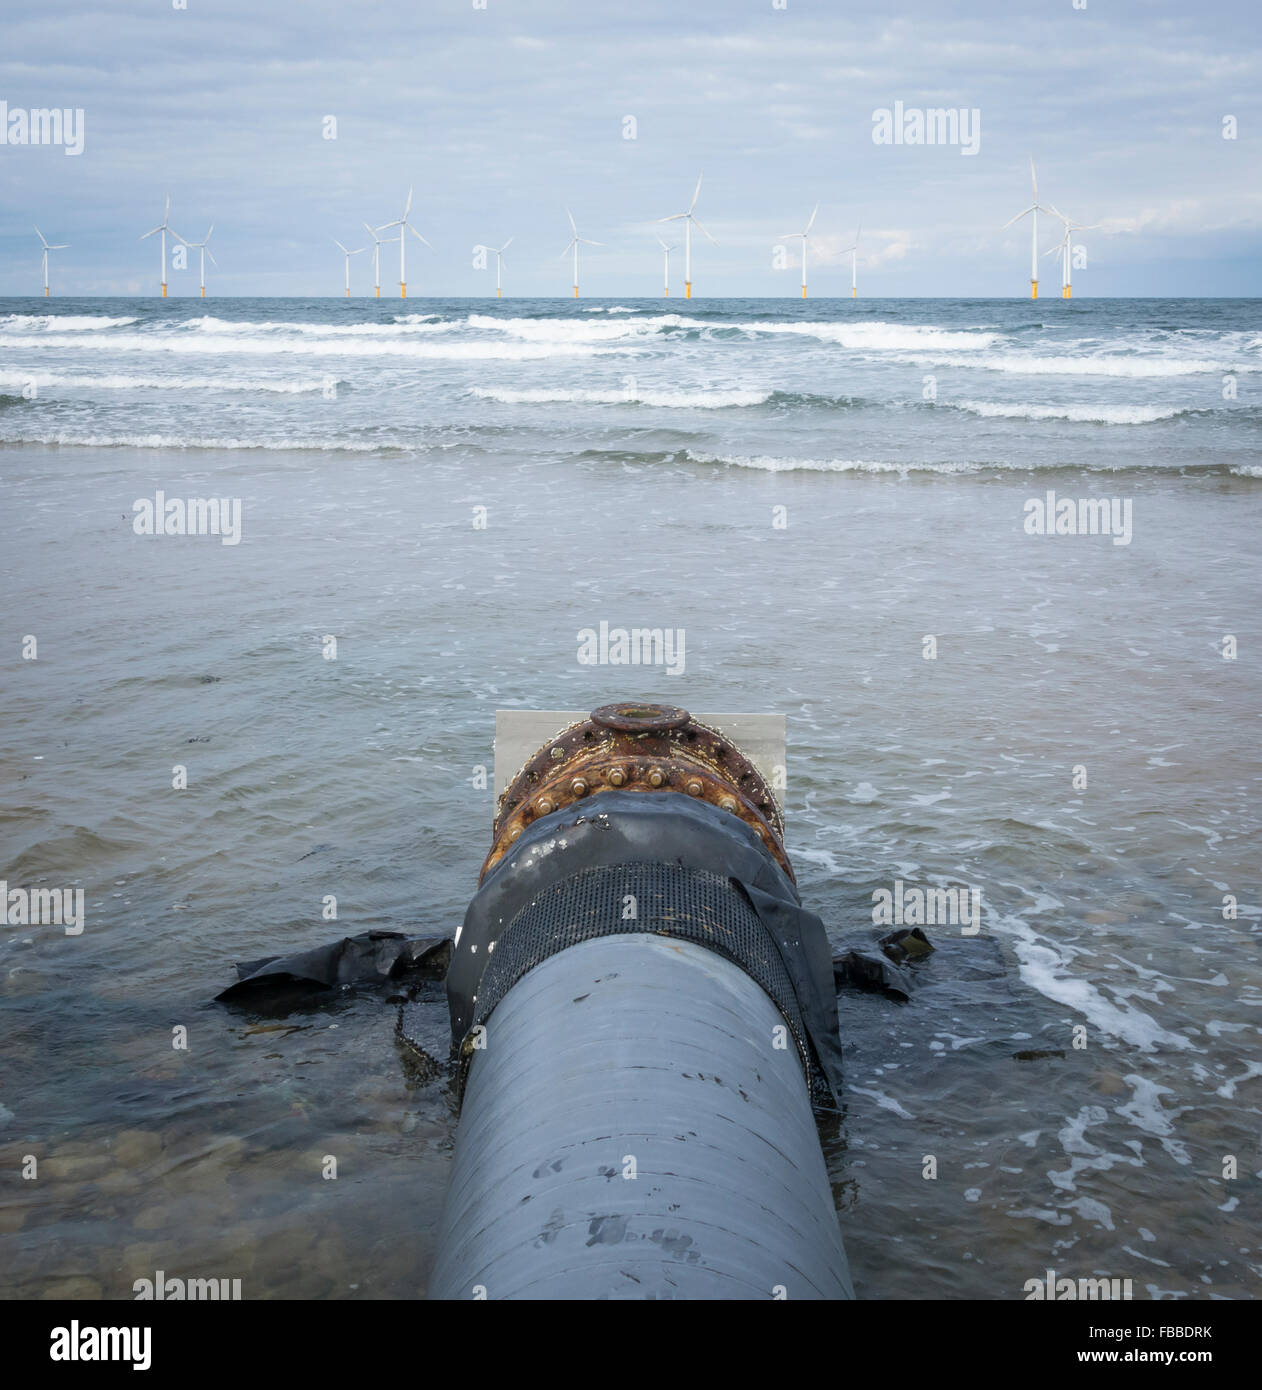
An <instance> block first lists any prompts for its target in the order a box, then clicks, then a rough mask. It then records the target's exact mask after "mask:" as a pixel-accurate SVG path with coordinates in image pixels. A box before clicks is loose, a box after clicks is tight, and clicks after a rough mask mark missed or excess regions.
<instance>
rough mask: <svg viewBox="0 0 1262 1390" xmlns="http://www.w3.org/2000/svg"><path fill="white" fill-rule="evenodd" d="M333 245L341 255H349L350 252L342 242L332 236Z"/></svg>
mask: <svg viewBox="0 0 1262 1390" xmlns="http://www.w3.org/2000/svg"><path fill="white" fill-rule="evenodd" d="M333 245H334V246H336V247H337V249H338V250H339V251H340V252H341V253H342V255H344V256H349V255H350V254H351V253H350V252H349V251H348V250H347V249H346V247H345V246H343V245H342V243H341V242H340V241H338V239H337V237H334V238H333Z"/></svg>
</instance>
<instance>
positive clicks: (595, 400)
mask: <svg viewBox="0 0 1262 1390" xmlns="http://www.w3.org/2000/svg"><path fill="white" fill-rule="evenodd" d="M472 394H473V395H475V396H480V397H482V398H483V399H484V400H489V401H499V402H500V403H501V404H502V405H563V404H571V403H572V404H582V405H651V406H662V407H665V408H668V409H670V408H676V407H678V408H681V409H695V410H722V409H725V408H726V407H728V406H750V405H762V404H763V402H764V401H767V400H770V398H771V394H772V393H771V392H770V391H740V390H732V391H654V390H651V389H648V390H646V389H643V388H639V387H637V388H635V389H634V390H624V391H616V390H600V389H598V388H595V387H592V388H580V387H575V388H573V389H571V390H562V389H551V388H548V387H539V388H537V389H536V388H529V389H525V390H519V391H513V390H507V389H500V388H496V387H485V388H484V387H479V386H475V387H474V388H473V390H472Z"/></svg>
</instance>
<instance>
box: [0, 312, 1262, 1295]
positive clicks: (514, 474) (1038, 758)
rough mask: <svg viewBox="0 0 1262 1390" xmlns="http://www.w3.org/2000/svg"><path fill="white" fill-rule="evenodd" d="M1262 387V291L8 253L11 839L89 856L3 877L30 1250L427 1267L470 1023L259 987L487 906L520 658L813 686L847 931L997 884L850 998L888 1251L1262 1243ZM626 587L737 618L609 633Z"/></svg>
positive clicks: (5, 1102) (58, 1284)
mask: <svg viewBox="0 0 1262 1390" xmlns="http://www.w3.org/2000/svg"><path fill="white" fill-rule="evenodd" d="M1260 393H1262V304H1260V303H1259V302H1258V301H1244V300H1241V301H1227V300H1213V301H1192V300H1170V301H1156V300H1149V301H1127V300H1107V301H1091V300H1076V301H1070V302H1064V301H1061V300H1059V299H1051V300H1043V301H1038V302H1035V303H1031V302H1030V301H1021V300H1011V301H1006V300H1005V301H990V300H987V301H952V300H921V301H916V300H897V301H895V300H889V301H876V300H871V301H869V300H859V301H857V302H852V301H849V300H813V301H806V302H800V301H782V300H722V301H714V300H704V299H699V300H693V301H691V302H688V303H685V302H684V301H682V300H673V299H672V300H670V301H666V302H662V301H640V300H636V301H622V302H613V301H587V300H580V301H578V302H573V301H561V300H520V299H505V300H502V301H499V302H496V301H494V300H492V301H490V302H487V301H481V300H480V301H472V300H460V301H444V300H431V299H416V300H409V301H407V303H406V304H404V303H400V302H399V301H397V300H385V299H383V300H380V301H373V300H363V299H354V300H350V301H343V300H215V299H211V300H207V301H204V302H203V301H199V300H190V299H172V300H167V301H166V302H161V301H157V300H153V299H134V300H132V299H109V300H104V299H102V300H90V301H87V300H80V301H76V300H69V299H55V300H52V301H48V302H45V301H43V300H38V301H36V300H21V301H18V300H7V301H0V499H2V500H3V506H4V517H5V527H4V541H3V544H2V545H0V593H2V595H3V612H4V619H5V621H4V636H3V639H2V645H3V659H2V660H0V694H2V699H3V710H4V717H3V721H2V722H0V777H2V778H3V797H2V800H0V878H3V879H4V880H5V881H6V882H7V883H8V885H9V887H10V889H12V888H14V887H25V888H41V887H43V888H53V887H73V888H81V889H82V890H83V891H84V901H85V924H84V930H83V931H82V933H81V934H80V935H75V936H70V935H66V934H65V933H64V932H63V931H62V930H61V929H60V928H58V927H56V926H36V927H31V926H22V925H4V926H0V1028H2V1030H3V1032H2V1036H0V1171H2V1172H3V1174H4V1177H3V1179H2V1180H0V1294H4V1295H6V1296H10V1297H13V1296H22V1297H39V1296H56V1295H59V1294H61V1295H86V1296H104V1297H107V1298H129V1297H131V1296H132V1289H133V1284H134V1282H135V1281H136V1280H138V1279H142V1278H149V1279H152V1278H153V1277H154V1274H155V1271H157V1270H159V1269H161V1270H163V1271H165V1272H166V1274H167V1275H176V1276H180V1277H199V1278H208V1277H226V1278H240V1279H241V1280H242V1287H243V1293H244V1296H245V1297H247V1298H251V1297H267V1296H285V1297H374V1296H376V1297H382V1296H389V1297H414V1296H416V1295H418V1294H421V1293H423V1292H424V1289H425V1286H426V1280H427V1274H428V1269H429V1266H430V1263H431V1261H432V1256H433V1239H434V1233H435V1229H436V1225H437V1221H438V1217H439V1213H440V1210H441V1203H442V1198H443V1193H444V1190H445V1185H446V1177H447V1172H448V1165H449V1160H450V1153H451V1145H452V1139H453V1135H454V1127H455V1118H456V1116H455V1110H454V1104H453V1099H452V1096H451V1093H450V1089H449V1087H448V1084H447V1079H446V1074H445V1071H444V1068H443V1067H442V1065H441V1062H442V1060H443V1059H442V1057H441V1056H438V1057H437V1063H438V1064H436V1065H433V1066H426V1065H418V1064H417V1061H416V1059H415V1058H414V1057H413V1056H412V1055H411V1054H410V1053H408V1052H407V1051H405V1050H404V1049H402V1048H401V1047H400V1046H399V1044H398V1043H397V1042H396V1040H395V1024H396V1017H397V1013H398V1009H397V1005H396V1004H395V1003H393V1002H391V999H390V997H389V996H388V995H387V994H386V993H383V992H378V991H362V992H349V993H346V994H344V995H342V996H339V997H337V998H334V999H330V1000H328V1001H325V1002H322V1003H319V1004H316V1005H311V1006H306V1007H303V1008H300V1009H295V1010H293V1011H290V1012H286V1013H282V1014H280V1015H279V1016H277V1015H275V1014H274V1013H251V1012H250V1011H248V1010H242V1009H239V1008H228V1007H226V1006H224V1005H221V1004H217V1003H214V1002H213V996H214V995H215V994H216V993H217V992H218V991H219V990H220V989H222V988H223V987H224V986H225V985H227V984H228V983H229V982H230V981H231V980H232V979H233V978H234V975H233V971H232V964H233V962H234V961H238V960H249V959H252V958H257V957H259V956H264V955H271V954H278V953H281V952H289V951H293V950H297V949H300V948H305V947H309V946H314V945H318V944H321V943H323V942H326V941H329V940H332V939H335V938H337V937H338V936H340V935H343V934H351V933H354V932H358V931H362V930H365V929H368V928H388V929H393V930H399V931H404V932H407V933H409V934H416V935H429V934H442V933H450V932H452V931H453V930H454V929H455V927H456V926H457V925H458V923H459V921H460V919H461V917H462V914H463V911H464V908H465V905H466V903H467V902H468V899H469V897H470V896H471V894H472V892H473V890H474V887H475V883H476V875H477V870H478V867H479V865H480V863H481V860H482V858H483V856H484V854H485V852H486V849H487V847H488V843H489V830H490V817H491V811H492V803H491V793H490V791H489V790H484V789H482V788H481V785H480V783H481V778H480V777H479V774H478V769H479V768H480V767H485V768H489V767H490V765H491V761H492V735H493V728H494V713H495V710H496V709H497V708H502V707H510V706H519V707H524V708H532V707H533V708H554V709H555V708H563V709H564V708H573V709H584V708H592V707H594V706H596V705H598V704H602V703H606V702H608V701H610V700H614V699H621V698H628V697H634V698H637V699H660V700H665V701H668V702H670V703H675V704H681V705H684V706H686V707H689V708H691V709H693V710H696V711H704V710H714V709H726V710H748V711H777V712H783V713H784V714H785V715H786V716H787V718H788V729H789V756H788V786H787V790H786V792H785V805H786V815H787V825H788V839H787V843H788V850H789V853H790V855H791V857H792V858H793V860H794V863H795V865H796V866H797V869H798V879H799V885H800V888H801V891H802V895H803V898H804V900H805V902H806V903H807V904H808V906H810V907H811V908H813V909H814V910H816V911H817V912H819V913H820V915H821V916H822V917H823V918H824V919H825V921H826V923H827V924H828V927H829V931H830V935H831V936H832V939H833V941H834V944H835V945H836V946H838V947H839V948H840V947H842V946H844V945H846V944H849V943H866V942H868V941H870V940H871V938H872V937H873V935H874V934H875V933H876V931H877V929H876V928H874V926H873V924H872V903H873V893H874V892H875V891H878V890H880V889H892V888H893V886H894V885H895V883H896V882H899V881H901V882H902V883H903V884H904V885H907V886H912V885H919V886H931V885H969V886H973V887H976V888H978V889H980V891H981V901H982V930H981V932H980V933H979V934H978V935H977V936H974V937H965V936H962V935H961V934H960V932H959V930H958V928H951V927H931V928H929V929H928V932H929V935H930V937H931V938H932V939H933V940H934V942H935V944H936V945H937V947H938V949H937V951H936V952H935V954H934V955H933V957H932V958H931V959H930V960H929V961H927V962H926V963H924V964H922V965H919V966H917V967H916V977H917V980H918V987H917V988H916V990H915V991H914V993H913V995H912V997H911V999H910V1000H909V1001H908V1002H906V1003H899V1002H897V1001H895V1000H893V999H889V998H885V997H883V996H877V995H870V994H859V993H854V992H850V991H846V992H844V993H843V994H842V995H841V997H840V1013H841V1027H842V1034H843V1042H844V1044H845V1048H846V1056H847V1093H846V1098H845V1107H844V1111H843V1112H842V1113H841V1114H840V1115H834V1116H830V1117H823V1118H822V1119H821V1125H822V1133H823V1136H824V1140H825V1146H826V1152H827V1155H828V1159H829V1164H830V1169H831V1173H832V1177H833V1181H834V1187H835V1192H836V1196H837V1203H838V1210H839V1213H840V1218H841V1221H842V1225H843V1230H844V1235H845V1239H846V1243H847V1248H848V1250H849V1254H850V1258H851V1262H852V1265H853V1271H854V1276H855V1282H856V1286H857V1289H858V1292H859V1293H860V1295H861V1296H863V1297H867V1298H901V1297H906V1298H916V1297H946V1298H993V1299H1012V1298H1023V1297H1025V1290H1024V1285H1025V1283H1026V1281H1027V1280H1030V1279H1035V1278H1042V1277H1044V1275H1045V1273H1046V1271H1047V1270H1048V1269H1054V1270H1055V1271H1056V1273H1057V1275H1058V1276H1065V1275H1068V1276H1070V1277H1073V1278H1079V1277H1110V1278H1121V1279H1130V1280H1131V1281H1132V1283H1133V1290H1134V1296H1135V1297H1136V1298H1139V1299H1144V1298H1148V1297H1170V1298H1181V1299H1197V1298H1256V1297H1257V1296H1258V1295H1259V1292H1260V1290H1262V1221H1259V1214H1258V1213H1259V1198H1260V1196H1262V1157H1260V1156H1259V1150H1258V1134H1259V1132H1260V1128H1262V1123H1260V1116H1262V1049H1260V1048H1259V1033H1260V1032H1262V969H1260V967H1259V931H1260V919H1262V913H1260V909H1259V888H1258V866H1259V863H1260V862H1262V844H1260V838H1259V825H1260V822H1262V760H1260V758H1259V737H1258V734H1259V714H1260V712H1262V702H1260V701H1259V694H1258V692H1259V678H1260V676H1262V657H1260V655H1259V653H1260V652H1262V604H1260V603H1259V583H1258V578H1259V551H1260V547H1259V535H1260V534H1262V503H1260V500H1259V499H1260V498H1262V448H1260V447H1259V446H1260V445H1262V404H1260V402H1262V394H1260ZM1049 491H1050V492H1052V493H1054V495H1055V498H1056V499H1061V500H1064V499H1069V500H1070V501H1071V502H1072V503H1074V505H1075V508H1076V503H1077V501H1078V500H1079V499H1107V500H1108V501H1109V502H1110V504H1116V511H1115V512H1111V513H1110V515H1114V514H1115V515H1117V516H1119V517H1120V516H1122V515H1125V516H1127V518H1128V522H1127V526H1126V535H1125V536H1123V535H1122V534H1121V533H1120V532H1119V533H1118V534H1116V535H1110V534H1036V533H1035V534H1032V533H1031V530H1030V529H1027V527H1028V525H1029V524H1030V520H1031V516H1032V515H1034V514H1036V513H1037V510H1038V509H1037V507H1034V504H1036V503H1038V504H1043V505H1045V504H1046V499H1047V494H1048V493H1049ZM158 492H162V493H163V494H164V498H165V499H172V498H176V499H198V498H211V497H216V498H224V499H236V500H238V501H239V504H240V513H239V515H240V532H239V540H238V543H235V544H224V543H223V541H224V540H225V539H232V538H231V537H223V536H217V535H179V534H160V535H143V534H137V531H136V529H135V526H134V524H133V523H134V520H135V518H136V515H137V508H136V504H137V503H138V502H140V501H142V499H150V500H153V499H154V498H155V496H156V494H157V493H158ZM1028 504H1029V505H1028ZM1032 508H1033V511H1032ZM483 509H485V510H483ZM1054 512H1055V507H1054V506H1053V513H1054ZM1084 514H1085V513H1084ZM1075 515H1077V511H1076V510H1075ZM1052 529H1054V528H1052ZM602 621H607V622H608V623H609V624H610V625H611V626H620V625H621V626H626V627H663V628H666V627H669V628H677V629H683V630H684V631H685V633H686V665H685V670H684V671H683V672H682V673H681V674H678V675H671V674H668V673H667V672H666V671H665V670H664V669H662V668H652V667H636V668H634V669H632V668H623V667H600V666H596V667H593V666H586V665H582V664H580V663H579V662H578V660H577V634H578V632H579V630H580V629H583V628H588V627H593V628H594V627H597V626H598V625H599V623H600V622H602ZM330 636H335V637H336V639H337V648H336V659H332V660H330V659H327V655H326V654H327V653H328V652H329V650H330V649H329V645H328V643H327V641H326V638H328V637H330ZM31 637H33V638H35V639H36V649H35V655H34V659H28V655H29V654H30V643H29V642H28V640H27V639H29V638H31ZM928 639H932V640H931V641H930V640H928ZM1229 639H1234V641H1232V640H1229ZM1225 652H1226V653H1227V655H1224V653H1225ZM177 766H179V767H183V768H185V769H186V770H187V772H186V775H187V787H186V788H184V789H180V790H176V789H175V788H174V787H173V785H172V783H173V777H174V776H175V773H174V771H173V770H174V769H175V768H176V767H177ZM328 895H333V896H335V897H336V899H337V904H338V917H337V921H336V922H331V921H327V920H322V917H321V910H322V904H323V903H324V901H325V899H326V897H327V896H328ZM1233 902H1234V904H1235V907H1234V910H1233V907H1232V903H1233ZM429 1007H430V1008H431V1009H432V1014H433V1023H434V1038H435V1045H434V1050H435V1052H436V1053H437V1054H441V1050H442V1037H443V1030H444V1028H445V1022H446V1009H445V1004H444V1003H443V1001H442V998H441V992H440V991H438V990H434V991H432V999H431V1000H430V1006H429ZM180 1030H185V1031H180ZM185 1041H186V1045H184V1046H175V1045H173V1044H179V1043H184V1042H185ZM26 1155H35V1156H36V1158H37V1159H38V1177H36V1178H33V1179H24V1178H23V1177H22V1167H23V1163H24V1158H25V1156H26ZM329 1156H333V1157H335V1158H336V1159H337V1172H338V1176H337V1178H336V1179H335V1180H330V1179H328V1178H326V1177H324V1176H323V1173H324V1172H325V1171H327V1162H326V1160H327V1158H328V1157H329ZM927 1156H932V1157H933V1158H934V1160H935V1162H936V1176H935V1177H926V1176H925V1172H926V1170H927V1168H928V1167H929V1166H930V1165H928V1164H927V1161H926V1160H927ZM1233 1160H1234V1164H1233ZM1233 1172H1234V1173H1235V1176H1231V1174H1232V1173H1233Z"/></svg>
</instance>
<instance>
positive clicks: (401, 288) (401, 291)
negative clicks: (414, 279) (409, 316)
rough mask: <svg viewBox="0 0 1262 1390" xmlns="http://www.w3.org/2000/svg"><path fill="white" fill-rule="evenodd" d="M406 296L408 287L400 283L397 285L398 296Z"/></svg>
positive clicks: (404, 297)
mask: <svg viewBox="0 0 1262 1390" xmlns="http://www.w3.org/2000/svg"><path fill="white" fill-rule="evenodd" d="M407 297H408V287H407V286H406V285H404V284H400V285H399V298H400V299H406V298H407Z"/></svg>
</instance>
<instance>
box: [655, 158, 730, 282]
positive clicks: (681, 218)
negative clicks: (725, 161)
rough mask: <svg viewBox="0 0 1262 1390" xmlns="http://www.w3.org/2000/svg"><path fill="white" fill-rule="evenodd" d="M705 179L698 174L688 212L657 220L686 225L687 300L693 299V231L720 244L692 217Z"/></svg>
mask: <svg viewBox="0 0 1262 1390" xmlns="http://www.w3.org/2000/svg"><path fill="white" fill-rule="evenodd" d="M704 177H705V175H704V174H698V175H697V187H696V190H695V192H694V193H693V195H692V202H691V203H689V204H688V211H687V212H674V213H671V215H670V216H669V217H659V218H658V219H657V220H658V221H659V222H682V223H683V224H684V298H685V299H691V298H692V229H693V227H696V229H697V230H698V231H699V232H700V233H701V234H702V235H703V236H704V237H705V238H706V240H707V241H711V242H714V245H715V246H717V245H718V244H719V243H718V242H717V241H714V238H713V237H712V236H711V235H710V233H709V232H707V231H706V229H705V228H704V227H703V226H702V225H701V223H700V222H698V221H697V219H696V218H695V217H694V216H693V215H692V214H693V209H694V208H695V207H696V206H697V199H698V198H699V197H700V196H701V180H702V179H703V178H704Z"/></svg>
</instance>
